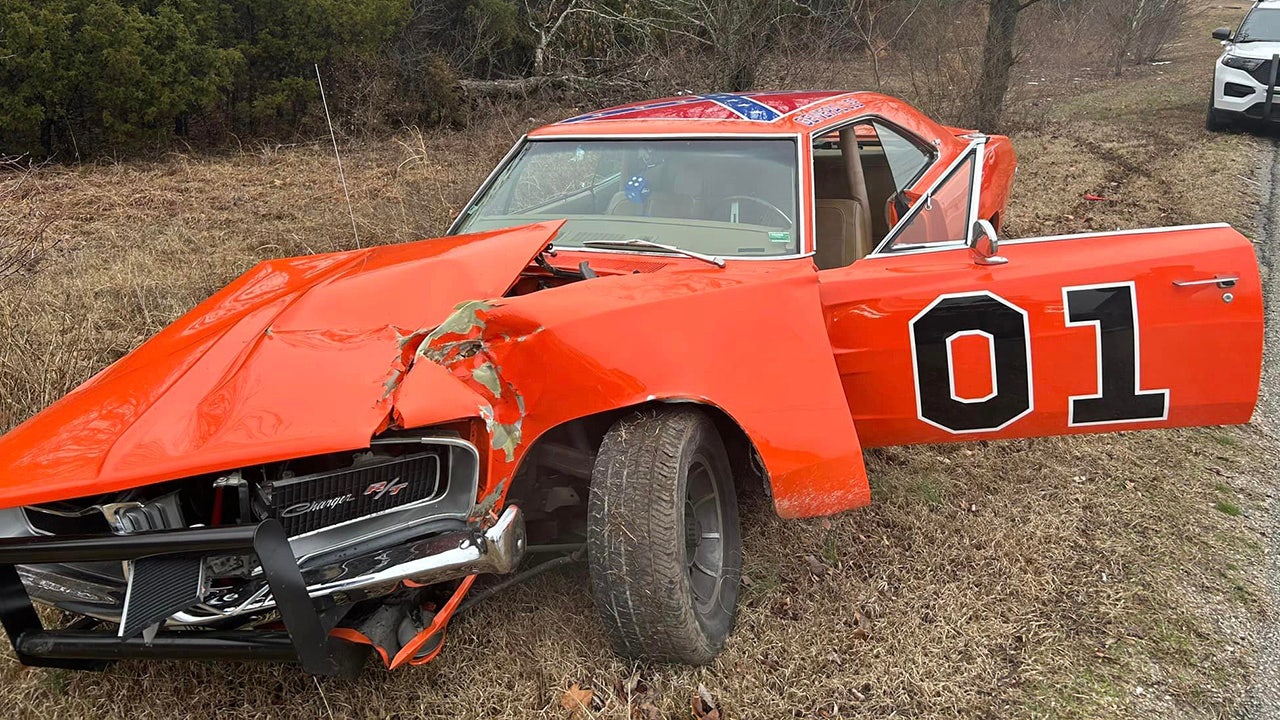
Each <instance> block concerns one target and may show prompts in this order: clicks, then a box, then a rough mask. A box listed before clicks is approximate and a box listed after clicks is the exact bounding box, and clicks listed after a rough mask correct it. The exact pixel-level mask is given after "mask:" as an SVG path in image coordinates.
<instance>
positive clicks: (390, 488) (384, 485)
mask: <svg viewBox="0 0 1280 720" xmlns="http://www.w3.org/2000/svg"><path fill="white" fill-rule="evenodd" d="M407 487H409V483H408V481H405V482H400V478H396V479H394V480H392V481H391V482H376V483H374V484H372V485H370V486H369V487H367V488H365V490H364V494H365V495H373V499H374V500H381V499H382V496H383V495H395V494H396V493H398V492H400V491H401V490H403V489H405V488H407Z"/></svg>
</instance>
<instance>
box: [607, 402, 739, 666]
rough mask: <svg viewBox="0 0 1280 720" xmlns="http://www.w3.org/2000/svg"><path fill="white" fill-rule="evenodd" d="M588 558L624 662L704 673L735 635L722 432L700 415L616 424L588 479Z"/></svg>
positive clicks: (732, 528)
mask: <svg viewBox="0 0 1280 720" xmlns="http://www.w3.org/2000/svg"><path fill="white" fill-rule="evenodd" d="M587 552H588V555H589V560H590V566H591V584H592V589H593V590H594V592H595V598H596V607H598V608H599V610H600V617H601V620H603V622H604V626H605V630H606V631H607V633H608V635H609V639H610V641H611V642H612V643H613V647H614V649H615V650H616V651H617V652H618V654H620V655H623V656H626V657H631V658H643V659H648V660H657V661H660V662H675V663H686V664H690V665H704V664H706V663H708V662H710V661H711V660H712V659H713V658H715V656H716V655H718V654H719V653H720V651H721V650H723V649H724V644H725V641H726V640H727V639H728V637H729V633H730V632H731V631H732V630H733V622H734V617H735V616H736V614H737V609H738V591H739V589H740V587H739V583H740V580H741V577H742V536H741V533H740V531H739V528H738V502H737V498H736V497H735V495H734V483H733V475H732V473H731V471H730V469H729V459H728V456H726V454H725V450H724V444H723V443H722V442H721V440H720V435H719V434H718V433H717V432H716V427H715V424H714V423H712V421H711V419H710V418H709V417H707V416H706V415H705V414H704V413H702V412H699V411H698V410H696V409H693V408H682V409H671V410H661V411H656V412H655V411H649V412H646V413H643V414H636V415H632V416H630V417H627V418H624V419H622V420H619V421H618V422H617V423H616V424H614V426H613V427H612V428H611V429H610V430H609V432H608V433H607V434H606V435H605V438H604V443H603V444H602V445H601V448H600V454H599V456H598V457H597V458H596V464H595V469H594V471H593V472H592V477H591V496H590V499H589V501H588V518H587Z"/></svg>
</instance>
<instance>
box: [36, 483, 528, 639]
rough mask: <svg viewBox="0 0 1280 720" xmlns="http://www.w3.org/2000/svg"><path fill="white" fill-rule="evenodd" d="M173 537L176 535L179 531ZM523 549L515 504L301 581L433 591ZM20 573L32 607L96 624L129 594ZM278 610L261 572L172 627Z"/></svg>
mask: <svg viewBox="0 0 1280 720" xmlns="http://www.w3.org/2000/svg"><path fill="white" fill-rule="evenodd" d="M172 534H173V535H175V536H177V535H180V534H181V531H178V532H176V533H172ZM113 539H114V538H106V539H104V541H105V542H110V541H111V540H113ZM524 549H525V527H524V516H523V515H522V514H521V512H520V509H519V508H518V507H516V506H514V505H512V506H509V507H507V508H506V509H505V510H504V511H503V512H502V514H501V515H500V516H499V517H498V519H497V521H496V522H494V524H493V525H492V526H491V527H489V528H488V529H486V530H484V531H479V530H476V529H472V528H467V529H465V530H456V531H448V532H443V533H440V534H437V535H433V536H430V537H427V538H424V539H420V540H415V541H411V542H408V543H406V544H404V545H398V546H393V547H388V548H381V549H379V550H376V551H372V552H368V553H366V554H363V555H358V556H355V557H350V558H344V559H342V560H339V561H336V562H333V563H326V564H319V565H316V566H314V567H303V568H302V575H303V578H304V579H305V582H306V584H307V593H308V594H309V595H310V596H311V597H313V598H320V597H325V596H332V597H334V598H336V599H338V600H340V601H347V602H350V601H355V600H361V599H366V598H370V597H376V596H378V595H383V594H386V593H389V592H391V591H392V590H394V589H395V588H396V587H398V586H399V585H400V583H402V582H404V581H406V580H407V581H409V582H411V583H413V584H414V585H431V584H433V583H439V582H445V581H448V580H456V579H458V578H462V577H466V576H468V575H479V574H484V573H494V574H504V573H509V572H513V571H515V569H516V567H517V566H518V565H519V564H520V561H521V559H523V557H524ZM18 574H19V576H20V577H21V578H22V581H23V583H24V584H25V585H26V589H27V592H28V594H29V595H30V596H31V597H32V598H33V599H35V600H37V601H40V602H43V603H46V604H50V605H55V606H59V607H63V608H64V609H68V610H71V611H73V612H84V613H85V614H89V615H92V616H93V617H96V618H98V619H101V620H107V621H110V622H119V620H120V615H121V611H122V610H123V605H124V598H125V595H126V587H125V586H123V585H120V584H112V583H109V582H106V581H103V580H101V579H88V578H85V577H83V576H79V575H76V574H75V573H74V572H73V571H72V570H71V569H70V568H67V567H65V566H61V565H24V566H19V567H18ZM275 605H276V603H275V600H274V598H273V596H272V593H271V588H270V586H269V584H268V582H267V580H266V578H265V576H264V574H263V573H262V571H261V569H259V570H257V571H255V572H254V575H253V577H251V578H250V579H249V580H248V581H247V582H246V583H245V584H244V585H243V586H236V587H233V588H214V589H210V590H209V592H208V593H207V595H206V596H205V598H204V601H203V602H202V603H200V604H199V605H197V606H195V607H193V608H191V609H190V610H187V611H184V612H179V613H176V614H174V615H173V616H172V617H171V618H170V621H169V624H170V625H203V624H208V623H212V622H216V621H219V620H223V619H226V618H230V617H236V616H241V615H249V614H254V613H261V612H264V611H267V610H270V609H272V608H273V607H275Z"/></svg>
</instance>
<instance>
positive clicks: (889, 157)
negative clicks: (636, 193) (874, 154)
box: [871, 121, 929, 190]
mask: <svg viewBox="0 0 1280 720" xmlns="http://www.w3.org/2000/svg"><path fill="white" fill-rule="evenodd" d="M871 124H872V125H874V126H875V128H876V135H878V136H880V147H882V148H884V156H885V160H886V161H887V162H888V163H889V171H890V172H892V173H893V184H894V185H895V186H897V188H898V189H899V190H902V189H903V188H908V187H911V184H912V183H914V182H915V181H916V179H917V178H919V177H920V173H922V172H924V169H925V168H926V167H928V166H929V155H928V153H926V152H925V151H924V150H922V149H920V146H919V145H916V144H915V143H914V142H912V141H910V140H908V139H907V138H905V137H903V136H902V134H901V133H899V132H897V131H896V130H894V129H893V128H891V127H889V126H887V125H884V124H881V123H879V122H875V121H872V123H871Z"/></svg>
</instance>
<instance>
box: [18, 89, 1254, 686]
mask: <svg viewBox="0 0 1280 720" xmlns="http://www.w3.org/2000/svg"><path fill="white" fill-rule="evenodd" d="M1014 167H1015V160H1014V155H1013V150H1012V148H1011V146H1010V143H1009V140H1008V139H1007V138H1004V137H1000V136H987V135H982V134H979V133H974V132H971V131H966V130H958V129H955V128H949V127H944V126H942V125H939V124H937V123H935V122H933V121H931V120H929V119H928V118H926V117H924V116H923V115H921V114H920V113H919V112H917V111H916V110H914V109H912V108H911V107H909V106H908V105H906V104H905V103H902V102H900V101H898V100H894V99H892V98H888V97H884V96H881V95H876V94H871V93H819V92H804V93H755V94H751V93H748V94H738V95H727V94H722V95H704V96H692V95H691V96H683V97H674V98H668V99H665V100H657V101H652V102H647V103H641V104H636V105H628V106H625V107H618V108H613V109H609V110H603V111H600V112H595V113H591V114H587V115H582V116H579V117H575V118H570V119H568V120H566V121H563V122H560V123H556V124H554V125H550V126H547V127H544V128H540V129H538V130H536V131H534V132H531V133H530V134H529V135H528V136H527V137H526V138H523V139H521V141H520V142H519V143H517V144H516V146H515V148H513V149H512V151H511V152H510V153H509V154H508V155H507V157H506V159H505V160H503V162H502V164H501V165H500V166H499V167H498V169H497V170H496V171H495V172H494V174H493V175H492V176H491V177H490V178H489V179H488V180H487V181H486V182H485V183H484V185H483V186H482V187H481V188H480V190H479V192H477V194H476V196H475V197H474V198H473V199H472V200H471V202H470V203H468V205H467V206H466V208H465V210H464V211H463V212H462V214H461V216H460V217H459V218H458V220H457V221H456V222H455V223H454V225H453V227H452V228H451V229H450V231H449V234H448V236H446V237H443V238H438V239H433V240H425V241H421V242H415V243H408V244H403V245H395V246H386V247H378V248H372V249H364V250H355V251H350V252H341V253H333V254H328V255H318V256H311V257H301V258H291V259H284V260H273V261H268V262H264V263H262V264H261V265H258V266H257V267H255V268H253V269H252V270H250V271H249V272H248V273H246V274H245V275H244V276H243V277H241V278H240V279H238V280H236V281H235V282H233V283H232V284H231V285H230V286H228V287H227V288H225V289H224V290H222V291H220V292H219V293H217V294H216V295H214V296H213V297H211V298H209V299H208V300H206V301H205V302H204V303H202V304H200V305H199V306H198V307H196V308H195V309H194V310H192V311H191V312H190V313H188V314H187V315H185V316H184V317H183V318H181V319H180V320H178V321H177V322H176V323H174V324H173V325H172V326H170V327H169V328H167V329H165V330H164V331H163V332H161V333H159V334H158V335H156V336H155V337H154V338H152V339H151V340H149V341H147V342H146V343H144V344H143V345H142V346H141V347H139V348H138V349H137V350H135V351H134V352H133V353H131V354H129V355H128V356H126V357H125V358H124V359H122V360H120V361H119V362H117V363H116V364H114V365H112V366H111V367H109V368H107V369H106V370H104V371H102V372H101V373H99V374H98V375H97V376H96V377H94V378H92V379H91V380H89V381H88V382H86V383H85V384H84V385H82V386H81V387H80V388H78V389H76V390H75V391H74V392H72V393H70V394H69V395H67V396H66V397H65V398H63V399H62V400H60V401H58V402H57V403H55V404H54V405H53V406H51V407H50V408H48V409H47V410H45V411H44V412H42V413H41V414H39V415H37V416H36V417H34V418H32V419H31V420H29V421H27V422H26V423H24V424H23V425H22V426H20V427H18V428H17V429H15V430H13V431H12V432H11V433H9V434H8V435H7V436H5V437H4V438H3V439H0V478H2V482H0V508H5V509H3V510H0V535H3V536H6V537H5V538H4V539H3V540H0V595H2V596H3V602H0V619H2V620H3V623H4V627H5V629H6V631H7V632H8V634H9V637H10V639H11V640H12V641H13V645H14V649H15V651H16V652H17V655H18V657H19V659H20V660H21V661H22V662H24V663H27V664H31V665H55V666H63V667H73V668H88V667H97V666H99V665H101V664H102V663H103V662H105V661H109V660H113V659H116V658H123V657H132V658H215V659H216V658H225V659H261V660H278V661H297V662H300V663H301V664H302V666H303V668H305V669H306V670H307V671H310V672H314V673H342V672H351V671H353V669H355V668H358V667H359V664H360V663H361V661H362V660H363V658H364V656H365V655H366V654H367V652H368V651H369V649H370V648H373V649H375V650H376V651H377V652H378V654H379V655H380V656H381V657H382V659H383V661H384V662H385V663H386V664H387V665H388V666H390V667H397V666H400V665H403V664H417V663H421V662H426V661H427V660H430V659H431V658H432V657H434V656H435V655H436V653H438V652H439V650H440V648H441V645H442V641H443V638H444V631H445V626H446V624H447V622H448V620H449V619H450V617H452V616H453V615H454V614H455V613H457V612H458V611H459V610H460V609H465V608H466V607H468V604H467V603H464V597H465V596H466V594H467V592H468V590H469V589H470V588H471V586H472V583H473V581H474V580H475V578H476V577H477V575H479V574H485V573H494V574H507V573H512V572H514V571H516V570H517V566H518V565H520V563H521V561H522V558H524V557H525V556H529V555H539V554H546V553H553V552H557V551H561V552H563V551H566V550H565V549H566V548H567V549H568V550H573V549H574V548H578V549H577V550H576V551H574V553H573V554H572V555H569V556H567V557H568V558H569V559H577V558H582V557H585V559H586V560H587V562H588V563H589V566H590V573H591V578H592V584H593V589H594V593H595V597H596V601H597V604H598V605H599V608H600V616H601V618H602V620H603V622H604V625H605V626H606V628H607V631H608V635H609V637H610V638H611V640H612V642H613V644H614V646H615V647H616V649H617V650H618V651H619V652H621V653H623V654H625V655H628V656H634V657H645V658H654V659H659V660H668V661H679V662H687V663H704V662H707V661H709V660H710V659H711V658H713V657H714V656H715V655H716V653H718V652H719V651H720V649H721V648H722V647H723V645H724V643H725V641H726V638H727V636H728V635H729V632H730V630H731V629H732V626H733V623H734V615H735V610H736V606H737V599H738V593H739V570H740V568H741V552H742V551H741V542H740V534H739V526H738V515H737V507H736V504H735V493H736V491H737V489H738V488H739V487H741V486H742V485H743V484H746V483H752V482H759V483H763V485H764V487H765V488H766V489H767V490H768V492H769V493H770V495H771V497H772V499H773V502H774V504H775V505H776V508H777V511H778V513H779V514H780V515H782V516H785V517H804V516H814V515H824V514H828V513H835V512H840V511H843V510H849V509H852V508H856V507H859V506H862V505H865V504H866V503H867V502H869V500H870V492H869V490H868V486H867V476H866V471H865V469H864V467H863V460H862V448H864V447H874V446H883V445H896V444H905V443H924V442H947V441H952V440H967V439H996V438H1018V437H1030V436H1041V435H1056V434H1067V433H1089V432H1100V431H1107V430H1131V429H1142V428H1166V427H1173V426H1182V425H1209V424H1227V423H1242V422H1245V421H1247V420H1248V419H1249V417H1250V414H1251V412H1252V410H1253V406H1254V402H1255V399H1256V396H1257V391H1258V382H1259V372H1260V363H1261V351H1262V301H1261V294H1260V281H1259V275H1258V268H1257V263H1256V260H1255V257H1254V252H1253V248H1252V247H1251V245H1250V243H1249V242H1248V241H1247V240H1246V239H1245V238H1243V237H1242V236H1241V235H1240V234H1239V233H1237V232H1235V231H1234V230H1232V229H1231V228H1230V227H1228V226H1227V225H1203V226H1196V227H1181V228H1162V229H1156V230H1137V231H1132V230H1131V231H1118V232H1110V233H1093V234H1088V235H1075V236H1059V237H1040V238H1021V239H1011V240H1010V239H1006V240H1001V241H998V240H997V237H996V235H997V232H998V231H999V229H1000V227H1001V220H1002V219H1003V217H1004V208H1005V201H1006V198H1007V196H1008V193H1009V189H1010V185H1011V184H1012V180H1013V175H1014ZM552 539H554V544H546V543H548V542H550V541H552ZM566 561H567V560H559V559H557V560H553V561H551V562H552V564H551V565H548V564H546V563H544V564H542V565H539V566H535V567H534V568H533V569H532V570H527V571H525V572H524V573H520V574H517V575H514V576H512V577H510V578H508V579H507V581H516V580H519V579H521V578H523V577H527V574H528V573H530V572H538V571H539V570H541V569H545V568H547V567H553V566H556V565H557V564H562V563H563V562H566ZM33 599H34V600H36V601H40V602H44V603H48V604H52V605H55V606H57V607H59V608H61V609H63V610H65V611H68V612H70V613H73V614H75V615H79V616H81V619H80V620H79V621H77V622H75V623H74V624H72V625H71V626H70V627H67V628H62V629H46V628H45V627H43V625H42V624H41V621H40V619H39V618H38V617H37V615H36V613H35V612H34V610H33V607H32V604H31V602H32V600H33ZM475 599H476V598H472V600H473V601H474V600H475Z"/></svg>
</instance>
